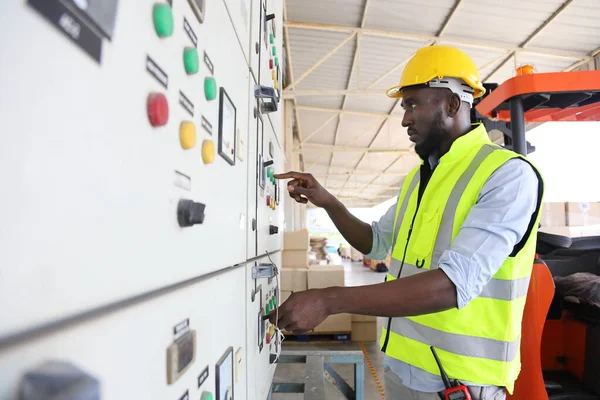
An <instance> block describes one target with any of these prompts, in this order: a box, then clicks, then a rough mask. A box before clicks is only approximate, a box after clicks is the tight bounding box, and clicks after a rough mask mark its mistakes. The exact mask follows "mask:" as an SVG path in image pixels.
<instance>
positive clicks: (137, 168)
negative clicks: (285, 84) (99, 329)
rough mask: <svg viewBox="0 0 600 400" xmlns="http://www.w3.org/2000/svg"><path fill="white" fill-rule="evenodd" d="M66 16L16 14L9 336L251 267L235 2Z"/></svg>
mask: <svg viewBox="0 0 600 400" xmlns="http://www.w3.org/2000/svg"><path fill="white" fill-rule="evenodd" d="M63 3H65V2H64V1H58V0H48V1H41V0H27V1H25V0H24V1H3V2H1V3H0V15H3V16H9V17H8V18H9V20H10V21H11V23H10V27H11V29H10V35H3V37H2V39H0V47H1V48H2V57H0V87H1V88H2V95H1V96H0V132H2V134H0V181H1V182H2V183H3V186H4V188H6V193H5V194H6V195H5V196H3V197H2V200H0V205H1V206H0V221H2V228H1V229H0V276H2V279H0V309H2V310H3V311H2V323H1V324H0V339H1V338H3V337H5V336H7V335H11V334H18V332H20V331H22V330H26V329H28V328H31V327H34V326H38V325H40V324H44V323H50V322H51V321H54V320H56V319H60V318H65V317H68V316H72V315H76V314H77V313H80V312H84V311H86V310H90V309H93V308H96V307H101V306H103V305H106V304H110V303H113V302H117V301H121V300H123V299H127V298H130V297H132V296H136V295H140V294H142V293H147V292H148V291H152V290H157V289H159V288H162V287H165V286H168V285H170V284H176V283H178V282H181V281H184V280H187V279H191V278H195V277H198V276H202V275H204V274H207V273H210V272H214V271H217V270H220V269H224V268H228V267H231V266H232V265H235V264H238V263H242V262H245V261H246V259H247V254H246V221H247V217H246V213H247V190H246V187H247V175H248V162H247V158H246V157H245V154H237V152H238V151H239V150H244V145H243V143H242V144H240V143H241V142H243V141H244V140H247V134H248V132H247V128H248V117H249V115H248V112H249V107H248V103H249V102H250V101H254V99H253V98H252V94H251V93H250V92H249V91H248V88H249V86H250V85H249V81H250V78H249V68H248V64H247V63H246V60H245V58H244V53H243V51H242V47H243V46H242V47H241V46H240V42H239V40H238V37H237V36H236V32H235V31H234V29H233V26H232V24H231V22H230V19H229V16H228V12H227V9H226V8H225V4H224V3H223V2H222V1H215V2H208V1H207V2H206V8H207V10H206V12H205V14H202V13H201V14H202V15H203V18H198V12H197V11H195V10H194V8H193V7H191V6H190V4H191V3H192V2H190V1H187V0H172V2H171V1H166V0H165V1H156V2H143V4H140V3H139V2H136V1H116V0H113V1H107V2H103V3H102V4H103V6H100V7H104V6H105V7H107V9H106V10H105V11H107V12H106V13H99V12H98V10H97V9H93V8H92V6H93V5H94V4H95V5H98V4H100V3H98V2H89V9H88V10H79V11H77V9H76V8H75V7H74V6H73V7H69V8H68V9H67V8H65V6H64V5H63ZM74 3H77V4H81V6H82V7H84V6H85V4H86V3H88V2H74ZM69 4H71V3H70V2H69ZM71 6H72V4H71ZM74 10H75V11H77V12H75V11H74ZM93 10H95V11H94V12H92V11H93ZM98 15H102V18H101V19H102V20H100V19H98V18H99V17H98ZM107 20H108V22H106V21H107ZM94 21H96V23H95V22H94ZM98 21H100V22H98ZM103 21H104V22H103ZM102 26H107V27H108V28H107V29H106V31H107V32H109V34H108V33H107V34H101V33H99V32H103V30H102V29H100V28H99V27H102ZM15 37H17V38H19V40H14V38H15ZM215 38H218V40H215ZM93 45H98V46H97V47H94V46H93ZM40 60H43V62H40ZM206 298H208V297H206ZM213 298H214V297H211V299H213ZM196 304H197V302H196ZM238 306H239V305H238ZM117 331H119V332H121V331H122V328H119V329H117ZM220 334H221V333H219V335H220ZM123 354H125V353H123ZM142 365H143V364H142ZM136 397H137V396H136Z"/></svg>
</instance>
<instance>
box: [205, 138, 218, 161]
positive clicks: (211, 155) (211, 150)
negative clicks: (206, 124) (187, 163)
mask: <svg viewBox="0 0 600 400" xmlns="http://www.w3.org/2000/svg"><path fill="white" fill-rule="evenodd" d="M202 161H204V164H211V163H213V162H214V161H215V144H214V142H213V141H212V140H209V139H205V140H204V141H203V142H202Z"/></svg>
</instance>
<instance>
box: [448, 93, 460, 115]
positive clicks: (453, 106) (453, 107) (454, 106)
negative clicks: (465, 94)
mask: <svg viewBox="0 0 600 400" xmlns="http://www.w3.org/2000/svg"><path fill="white" fill-rule="evenodd" d="M461 103H462V101H461V100H460V97H459V96H458V95H457V94H455V93H452V95H451V96H450V98H449V99H448V116H449V117H452V118H453V117H456V114H458V111H459V110H460V105H461Z"/></svg>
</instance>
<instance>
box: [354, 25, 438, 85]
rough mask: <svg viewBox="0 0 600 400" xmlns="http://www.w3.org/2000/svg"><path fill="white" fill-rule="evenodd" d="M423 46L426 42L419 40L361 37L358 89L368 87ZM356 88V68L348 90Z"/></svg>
mask: <svg viewBox="0 0 600 400" xmlns="http://www.w3.org/2000/svg"><path fill="white" fill-rule="evenodd" d="M425 45H427V42H425V41H420V40H407V39H399V38H390V37H380V36H370V35H363V36H362V39H361V42H360V61H361V62H360V88H362V89H364V88H367V87H369V85H371V84H372V83H373V82H375V80H376V79H378V78H380V77H381V76H382V75H384V74H385V73H387V72H388V71H390V70H391V69H392V68H394V67H395V66H397V65H398V64H400V63H402V62H404V61H406V60H408V59H409V58H410V57H411V56H412V54H414V52H415V51H417V50H418V49H419V48H421V47H423V46H425ZM399 70H400V71H401V69H399ZM358 87H359V86H358V67H355V68H354V73H353V76H352V79H351V81H350V88H351V89H356V88H358Z"/></svg>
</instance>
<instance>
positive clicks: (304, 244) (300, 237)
mask: <svg viewBox="0 0 600 400" xmlns="http://www.w3.org/2000/svg"><path fill="white" fill-rule="evenodd" d="M283 248H284V250H304V251H307V250H308V249H310V239H309V237H308V231H306V230H302V231H296V232H284V233H283Z"/></svg>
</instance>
